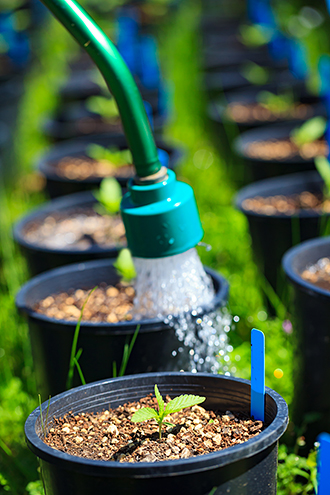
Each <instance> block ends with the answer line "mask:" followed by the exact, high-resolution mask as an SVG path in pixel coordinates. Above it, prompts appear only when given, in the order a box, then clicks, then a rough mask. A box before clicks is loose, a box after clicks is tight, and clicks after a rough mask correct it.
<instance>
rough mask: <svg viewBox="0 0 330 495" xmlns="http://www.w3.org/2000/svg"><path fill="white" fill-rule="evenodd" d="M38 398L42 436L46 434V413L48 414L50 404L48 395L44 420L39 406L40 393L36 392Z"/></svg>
mask: <svg viewBox="0 0 330 495" xmlns="http://www.w3.org/2000/svg"><path fill="white" fill-rule="evenodd" d="M38 399H39V409H40V423H41V429H42V432H43V434H44V437H46V435H47V424H48V415H49V406H50V396H49V397H48V404H47V411H46V419H45V422H44V418H43V415H42V408H41V395H40V394H38Z"/></svg>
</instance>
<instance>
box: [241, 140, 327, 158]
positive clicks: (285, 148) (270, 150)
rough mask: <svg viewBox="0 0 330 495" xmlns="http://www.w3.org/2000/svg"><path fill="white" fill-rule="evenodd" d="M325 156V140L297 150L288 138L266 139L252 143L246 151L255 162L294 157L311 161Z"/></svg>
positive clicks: (308, 144)
mask: <svg viewBox="0 0 330 495" xmlns="http://www.w3.org/2000/svg"><path fill="white" fill-rule="evenodd" d="M327 154H328V144H327V142H326V140H325V139H320V140H317V141H313V142H312V143H307V144H304V145H303V146H302V147H301V148H298V147H297V146H296V145H295V144H294V143H293V142H292V141H291V140H290V139H289V138H286V139H267V140H265V141H254V142H252V143H250V144H249V145H248V147H247V149H246V155H247V156H248V157H249V158H255V159H257V160H287V159H290V158H295V157H301V158H303V159H304V160H311V159H312V158H315V157H316V156H320V155H327Z"/></svg>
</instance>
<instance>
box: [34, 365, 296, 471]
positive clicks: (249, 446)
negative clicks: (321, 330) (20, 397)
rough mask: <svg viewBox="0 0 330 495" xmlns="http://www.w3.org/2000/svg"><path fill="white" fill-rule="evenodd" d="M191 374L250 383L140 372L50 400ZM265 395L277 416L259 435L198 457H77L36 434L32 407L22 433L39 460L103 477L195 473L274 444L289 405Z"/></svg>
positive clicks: (274, 395)
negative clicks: (154, 459) (100, 387)
mask: <svg viewBox="0 0 330 495" xmlns="http://www.w3.org/2000/svg"><path fill="white" fill-rule="evenodd" d="M185 376H186V377H189V376H194V377H196V378H198V377H204V378H205V377H207V378H209V379H211V380H214V381H216V380H232V381H235V382H240V383H245V384H247V385H249V384H250V383H251V382H250V381H249V380H244V379H242V378H233V377H229V376H225V375H212V374H209V373H188V372H179V373H175V372H172V373H171V372H170V373H145V374H140V375H132V376H124V377H121V378H112V379H109V380H103V381H99V382H94V383H92V384H88V385H84V386H80V387H77V388H75V389H73V390H69V391H66V392H63V393H62V394H59V395H57V396H55V397H54V398H53V399H51V401H50V403H51V404H52V403H54V402H56V401H57V400H60V399H66V398H69V396H70V395H72V392H77V391H78V392H79V391H81V390H84V388H86V387H93V386H97V385H99V384H101V383H102V382H103V383H104V384H111V383H113V382H114V381H117V382H118V381H125V380H127V379H129V378H131V379H134V378H135V379H139V378H142V377H144V378H151V379H152V378H154V380H153V383H157V381H158V383H159V380H158V379H159V378H160V377H164V378H166V377H178V379H179V380H182V378H183V377H185ZM266 394H267V395H269V396H270V397H271V398H272V399H273V400H274V401H275V403H276V407H277V412H276V417H275V419H274V420H273V421H272V423H271V424H270V425H269V426H268V427H267V428H266V429H265V430H264V431H262V432H261V433H260V434H259V435H257V436H256V437H254V438H251V439H250V440H248V441H247V442H244V443H243V444H239V445H235V446H233V447H230V448H228V449H223V450H220V451H218V452H212V453H210V454H204V455H201V456H196V457H192V458H188V459H179V460H170V461H161V462H158V463H147V462H140V463H136V464H135V465H132V464H131V463H118V462H115V461H97V460H90V459H85V458H82V457H76V456H72V455H69V454H66V453H64V452H60V451H58V450H55V449H52V448H51V447H49V446H48V445H46V444H45V443H44V442H43V441H42V440H41V439H40V438H39V437H38V435H37V433H36V431H35V423H36V420H37V419H38V418H39V417H40V409H39V408H37V409H35V410H34V411H33V412H32V413H31V414H30V415H29V417H28V419H27V420H26V423H25V435H26V441H27V444H28V447H29V448H30V450H32V452H33V453H34V454H35V455H37V456H38V457H40V458H41V459H43V460H45V461H48V462H52V463H53V464H57V465H59V466H62V467H64V466H66V467H67V468H68V464H70V467H71V469H74V470H76V471H77V470H79V471H82V470H83V469H84V468H87V467H88V468H89V469H90V470H92V471H93V472H94V473H95V474H101V473H102V474H103V476H112V477H114V476H116V477H117V476H118V477H123V476H126V477H128V476H129V477H135V478H144V477H152V476H154V477H161V476H166V475H180V474H183V473H194V472H196V471H199V472H200V471H205V472H207V471H208V470H210V469H214V467H215V465H216V466H217V467H220V466H225V465H227V464H229V463H232V462H234V461H236V460H239V459H242V458H249V457H251V456H253V455H255V454H257V453H258V452H260V451H262V450H264V449H265V448H267V447H268V446H270V445H272V444H273V443H275V442H276V441H277V440H278V439H279V437H280V436H281V434H282V433H283V432H284V431H285V429H286V426H287V423H288V406H287V404H286V402H285V401H284V399H283V398H282V397H281V396H280V395H279V394H278V393H277V392H275V391H274V390H272V389H270V388H268V387H266ZM47 406H48V403H47V402H44V404H43V406H42V408H43V410H44V411H45V410H47Z"/></svg>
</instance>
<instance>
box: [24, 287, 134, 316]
mask: <svg viewBox="0 0 330 495" xmlns="http://www.w3.org/2000/svg"><path fill="white" fill-rule="evenodd" d="M91 289H92V288H91ZM91 289H89V290H82V289H72V290H68V291H67V292H60V293H56V294H52V295H50V296H47V297H46V298H44V299H42V300H41V301H39V302H38V303H37V304H35V305H34V307H33V310H34V311H36V312H37V313H41V314H43V315H45V316H48V317H49V318H54V319H56V320H68V321H77V320H78V318H79V317H80V313H81V309H82V307H83V304H84V302H85V301H86V299H87V297H88V294H89V293H90V291H91ZM134 296H135V291H134V288H133V287H132V286H131V285H127V284H124V283H123V282H120V283H118V284H116V285H115V286H112V285H106V284H100V286H99V287H98V288H97V289H96V290H95V291H94V292H93V293H92V294H91V295H90V297H89V299H88V301H87V304H86V306H85V308H84V311H83V317H82V321H90V322H95V323H100V322H105V323H118V322H119V321H127V320H131V319H132V315H131V314H130V311H131V309H132V308H133V300H134Z"/></svg>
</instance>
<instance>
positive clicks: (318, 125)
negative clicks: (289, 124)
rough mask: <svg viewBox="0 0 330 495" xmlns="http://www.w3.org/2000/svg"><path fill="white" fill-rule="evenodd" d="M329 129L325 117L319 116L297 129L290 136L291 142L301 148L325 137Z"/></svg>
mask: <svg viewBox="0 0 330 495" xmlns="http://www.w3.org/2000/svg"><path fill="white" fill-rule="evenodd" d="M326 127H327V121H326V119H325V118H324V117H321V116H318V117H313V118H312V119H309V120H307V121H306V122H304V123H303V124H302V125H301V126H300V127H296V128H295V129H293V131H292V132H291V134H290V138H291V141H292V142H293V143H294V144H295V145H296V146H298V148H300V147H301V146H303V145H304V144H307V143H312V142H313V141H316V139H319V138H320V137H322V136H323V134H324V132H325V130H326Z"/></svg>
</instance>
